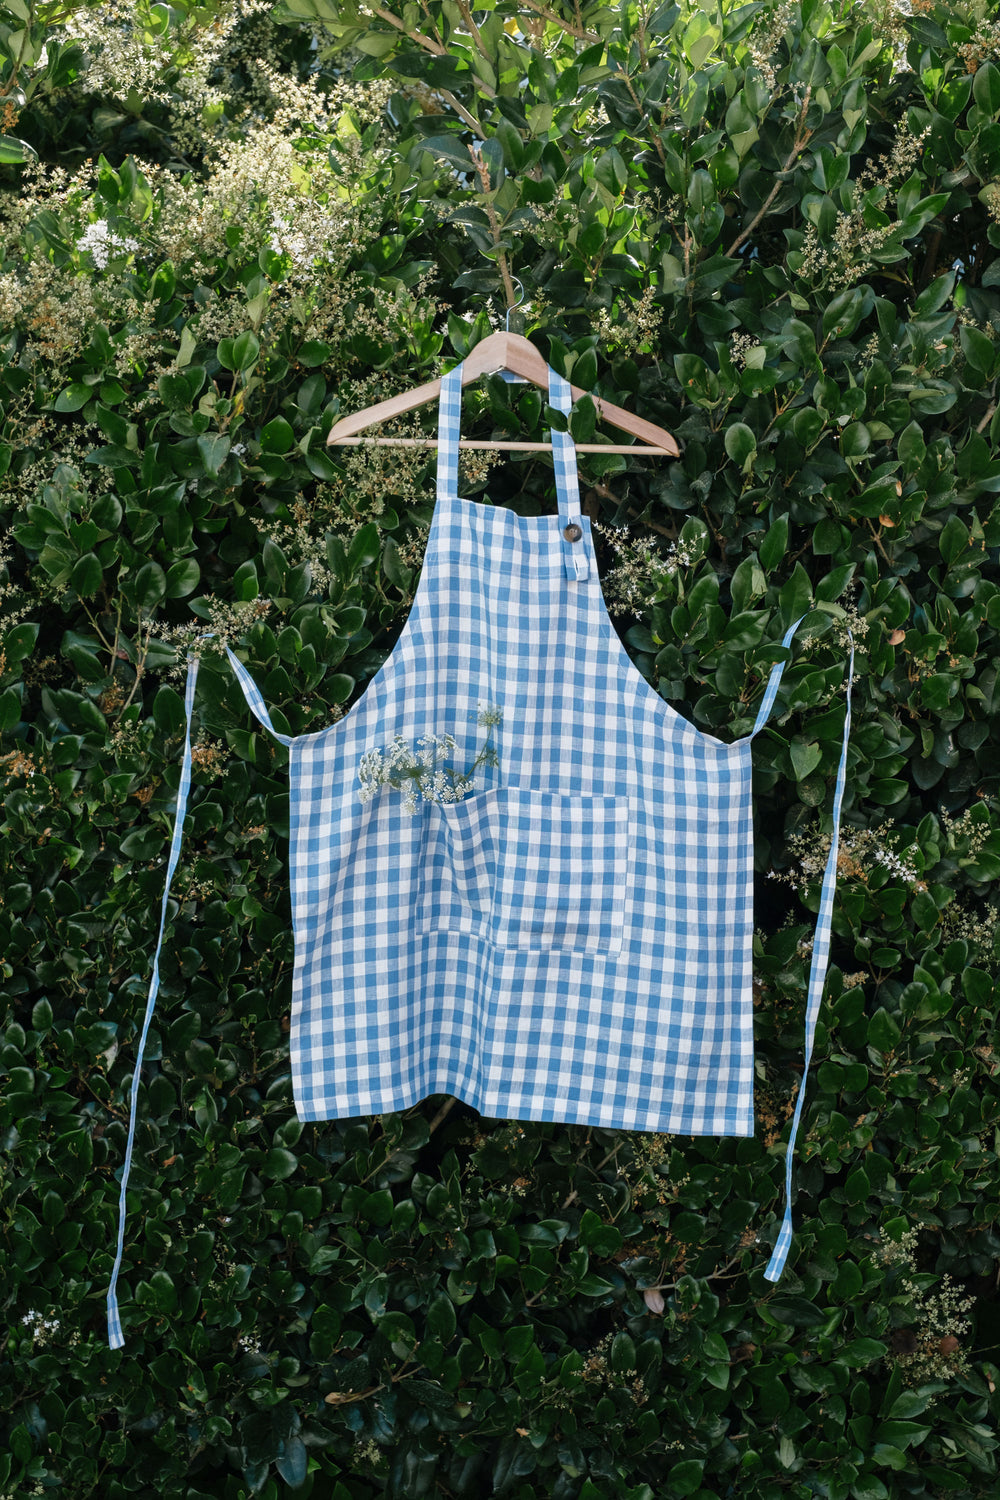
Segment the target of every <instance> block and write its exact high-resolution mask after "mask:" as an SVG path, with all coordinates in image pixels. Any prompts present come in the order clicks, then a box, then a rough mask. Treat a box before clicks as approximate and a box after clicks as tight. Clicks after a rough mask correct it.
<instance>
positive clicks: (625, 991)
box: [108, 366, 854, 1348]
mask: <svg viewBox="0 0 1000 1500" xmlns="http://www.w3.org/2000/svg"><path fill="white" fill-rule="evenodd" d="M461 375H462V369H461V366H458V367H457V368H456V369H454V370H452V371H451V372H450V373H449V374H448V375H447V376H445V377H444V379H443V381H442V386H441V406H440V423H439V453H438V475H437V502H436V505H435V510H434V516H433V520H432V524H431V530H430V535H429V538H428V543H427V551H426V556H425V560H424V565H423V568H422V571H421V576H420V581H419V585H418V588H417V592H416V596H415V599H414V602H413V606H412V608H411V611H410V614H409V616H408V618H407V621H406V623H405V625H404V627H403V631H402V633H401V635H400V637H399V640H398V641H397V643H396V645H395V647H394V649H393V650H392V652H391V653H390V655H389V657H388V658H387V660H386V661H385V663H384V664H383V666H382V667H381V669H380V670H379V671H378V672H377V673H376V674H375V676H374V677H373V678H372V680H371V682H370V683H369V685H368V687H367V689H366V691H365V692H364V694H363V695H362V697H361V698H360V699H359V700H358V701H357V702H356V703H355V704H354V706H353V707H352V708H351V709H350V710H349V712H348V713H347V714H346V715H345V716H344V717H343V718H342V719H340V720H338V721H337V722H336V723H334V724H332V725H331V726H330V727H329V728H327V729H325V730H321V731H319V732H317V733H314V734H306V735H300V736H297V737H292V736H289V735H284V734H279V733H277V732H276V731H275V729H274V726H273V725H272V723H271V720H270V717H269V715H268V711H267V708H266V706H265V704H264V702H263V700H262V698H261V695H260V693H259V691H258V689H257V687H256V684H255V683H254V682H253V679H252V678H251V676H250V674H249V673H248V672H247V670H246V668H245V667H244V666H243V664H242V662H240V660H239V659H238V657H236V656H235V654H234V653H233V652H232V651H228V652H227V655H228V659H229V661H230V664H231V665H232V668H233V671H234V673H235V674H236V677H237V680H238V681H239V683H240V685H241V687H242V689H243V692H244V694H245V696H246V699H247V702H248V704H249V706H250V708H251V710H252V711H253V713H254V714H255V716H256V717H257V719H258V720H259V722H260V723H261V724H262V725H263V726H264V728H265V729H267V730H268V731H269V732H270V733H271V734H273V735H274V737H275V739H277V740H279V741H280V742H281V743H282V744H284V745H287V746H288V749H289V782H290V792H289V799H290V829H291V840H290V863H291V887H292V919H293V928H294V938H295V965H294V974H293V989H292V1010H291V1036H290V1052H291V1065H292V1083H293V1092H294V1097H295V1106H296V1111H297V1114H298V1117H299V1119H301V1120H303V1121H309V1120H314V1121H315V1120H327V1119H338V1118H345V1117H349V1116H356V1115H370V1114H383V1113H389V1112H393V1111H397V1110H402V1109H406V1108H409V1107H410V1106H411V1105H413V1104H415V1103H417V1102H418V1101H419V1100H420V1099H422V1098H424V1097H425V1096H426V1095H428V1094H436V1093H445V1094H452V1095H454V1096H456V1097H458V1098H460V1099H462V1100H464V1101H465V1102H466V1103H468V1104H469V1105H471V1106H472V1107H473V1108H475V1109H476V1110H478V1111H479V1112H480V1113H481V1114H484V1115H486V1116H488V1117H493V1118H501V1119H521V1120H558V1121H563V1122H578V1123H586V1124H592V1125H600V1126H604V1127H606V1128H612V1129H620V1130H641V1131H656V1132H662V1133H665V1134H679V1135H713V1136H719V1135H724V1136H749V1135H752V1134H753V1128H754V1124H753V1029H752V1018H753V1009H752V938H753V929H752V912H753V834H752V815H751V774H752V772H751V755H750V750H751V743H752V740H753V737H754V735H756V734H757V733H758V732H759V731H760V729H761V728H763V726H764V723H765V722H766V719H767V717H768V714H769V713H770V710H771V707H772V705H773V703H774V699H775V696H776V694H777V691H778V685H779V683H780V680H781V675H782V672H783V669H784V664H783V663H778V664H776V665H775V666H774V667H773V668H772V670H771V673H770V676H769V679H768V684H767V688H766V691H765V694H764V698H763V701H762V703H761V706H760V710H759V713H758V715H757V720H756V723H755V724H754V728H753V730H752V731H751V733H750V734H749V735H747V736H746V737H745V738H743V739H741V740H737V741H735V742H733V743H731V744H725V743H723V742H722V741H720V740H717V739H715V738H714V737H713V736H711V735H709V734H706V733H703V732H702V731H700V730H698V729H696V728H695V727H694V725H692V724H689V723H688V722H687V720H685V719H684V718H682V717H681V716H680V715H679V714H677V713H676V712H675V711H674V710H673V709H672V708H670V706H669V705H668V704H667V703H666V702H665V701H664V700H663V699H662V698H661V697H660V696H659V694H658V693H657V692H656V691H655V690H654V689H653V688H652V687H651V686H650V685H649V684H648V683H647V682H646V680H645V678H643V677H642V675H641V673H640V672H639V671H638V669H637V668H636V667H635V666H634V664H633V663H632V661H631V660H630V659H629V657H628V655H627V653H626V651H625V649H624V647H623V646H622V644H621V642H620V641H619V639H618V636H617V634H616V633H615V630H614V627H613V626H612V624H611V620H610V617H609V615H608V612H607V608H606V606H605V604H604V598H603V595H602V593H601V587H600V581H599V578H598V574H597V565H596V559H595V556H594V551H593V545H592V540H591V534H590V522H589V520H588V519H587V518H586V517H584V516H583V515H582V514H581V512H580V501H579V488H578V483H577V474H576V452H575V448H574V445H573V441H572V439H571V437H570V436H569V434H568V433H559V432H553V433H552V442H553V452H554V462H555V476H556V491H557V496H558V514H557V515H556V516H538V517H520V516H518V515H516V514H515V513H514V512H513V511H511V510H509V509H506V508H504V507H499V506H498V507H493V506H490V505H488V504H482V503H476V502H472V501H469V500H463V499H461V498H460V497H459V496H458V493H457V481H458V437H459V426H460V403H461ZM549 399H550V402H551V404H552V405H553V406H554V407H556V408H557V409H558V410H560V411H562V412H566V413H568V412H569V410H570V407H571V394H570V389H569V386H568V384H567V382H566V381H565V380H563V379H562V378H561V377H560V376H558V375H556V374H555V372H551V371H550V388H549ZM799 623H800V622H799V621H796V622H795V623H794V624H792V625H791V627H790V628H789V629H788V631H787V633H786V635H785V637H784V639H783V641H782V645H783V646H786V647H787V646H789V645H790V643H791V640H792V637H793V635H794V633H795V630H796V628H797V626H798V624H799ZM853 665H854V656H853V646H852V648H851V656H850V663H849V666H848V681H847V695H848V702H847V713H846V717H845V723H844V738H843V746H842V751H841V758H840V766H839V770H838V774H837V783H836V792H835V798H834V817H833V822H834V833H833V839H832V843H831V848H830V855H829V859H828V862H827V866H826V873H825V876H824V880H823V887H822V894H821V899H820V908H819V916H818V919H817V927H816V936H815V940H814V944H813V953H812V963H811V969H810V976H809V987H808V998H807V1012H806V1048H805V1067H806V1073H807V1072H808V1068H809V1062H810V1058H811V1055H812V1042H813V1034H814V1032H815V1026H816V1020H817V1016H818V1013H819V1007H820V1003H821V1000H822V994H823V984H824V979H825V975H826V969H827V964H828V960H829V948H830V919H831V914H832V906H833V893H834V885H835V880H836V861H837V847H838V833H837V830H838V828H839V819H840V811H841V805H842V802H843V795H844V787H845V780H846V776H845V772H846V756H847V745H848V736H849V732H850V690H851V682H852V680H853ZM196 673H197V660H196V659H192V660H191V662H190V667H189V677H188V685H187V694H186V699H185V701H186V707H187V730H186V738H185V748H184V759H183V763H182V774H181V784H180V788H179V791H178V799H177V814H176V820H175V827H174V834H173V840H172V843H171V849H170V857H169V860H168V864H167V880H166V890H165V892H164V898H163V907H162V912H161V921H160V932H159V938H158V941H157V947H156V954H155V956H154V961H153V976H152V980H151V984H150V990H149V998H148V1001H147V1007H146V1015H145V1018H144V1022H143V1027H142V1032H141V1035H140V1039H139V1046H138V1051H137V1056H136V1062H135V1071H134V1075H133V1081H132V1093H131V1110H130V1120H129V1133H128V1143H127V1147H126V1152H125V1162H124V1166H123V1169H122V1180H121V1190H120V1197H119V1232H118V1247H117V1255H116V1258H115V1262H114V1269H113V1273H112V1278H111V1286H110V1289H109V1293H108V1320H109V1321H108V1327H109V1343H110V1344H111V1347H112V1348H119V1347H121V1345H122V1344H123V1342H124V1336H123V1333H122V1327H121V1321H120V1315H119V1310H118V1303H117V1295H116V1288H117V1279H118V1274H119V1270H120V1267H121V1263H122V1258H123V1251H124V1229H125V1196H126V1189H127V1184H128V1175H129V1169H130V1166H131V1160H132V1149H133V1141H134V1133H135V1111H136V1096H137V1088H138V1078H139V1072H140V1069H141V1065H142V1053H143V1047H144V1045H145V1040H146V1035H147V1032H148V1028H149V1023H150V1020H151V1018H152V1014H153V1007H154V1004H155V1000H156V994H157V991H158V987H159V968H158V963H159V955H160V951H161V948H162V944H163V935H164V925H165V919H166V911H167V897H168V893H169V888H170V882H171V880H172V878H173V874H174V870H175V869H176V865H177V859H178V857H179V851H180V838H181V830H182V827H183V821H184V813H185V808H186V804H187V796H188V791H189V788H190V779H191V749H190V734H191V713H192V708H193V702H194V686H195V678H196ZM484 712H485V713H486V714H487V715H488V714H490V713H492V714H493V715H494V727H493V730H492V731H491V732H492V733H493V734H494V743H493V748H494V751H495V763H493V762H492V761H491V759H490V758H489V757H487V758H485V759H482V760H480V762H479V763H478V764H477V757H479V756H480V755H481V752H482V748H483V715H484ZM444 754H447V756H448V757H450V759H449V761H448V762H447V763H444V762H442V761H441V759H440V758H441V756H442V755H444ZM421 756H425V760H421ZM472 766H475V768H476V769H475V774H474V775H473V776H472V777H471V778H470V777H468V776H467V775H466V774H465V773H466V770H467V768H469V767H472ZM380 778H381V779H380ZM470 781H471V785H469V784H468V783H469V782H470ZM804 1084H805V1074H804V1075H803V1086H802V1087H801V1088H800V1089H799V1093H798V1098H797V1100H796V1105H795V1112H794V1115H793V1119H792V1124H791V1130H790V1136H789V1143H788V1147H787V1155H786V1195H785V1212H784V1218H783V1221H782V1224H781V1229H780V1233H779V1236H778V1241H777V1244H776V1246H775V1250H774V1254H773V1255H772V1257H771V1260H770V1263H769V1265H768V1267H767V1270H766V1272H765V1275H766V1276H767V1277H768V1279H770V1280H772V1281H776V1280H777V1279H778V1278H779V1276H780V1275H781V1271H782V1269H783V1266H784V1264H785V1260H786V1258H787V1255H788V1251H789V1247H790V1244H791V1232H792V1231H791V1189H792V1160H793V1150H794V1142H795V1137H796V1134H797V1131H798V1126H799V1120H800V1117H801V1112H802V1106H803V1099H804V1093H805V1087H804Z"/></svg>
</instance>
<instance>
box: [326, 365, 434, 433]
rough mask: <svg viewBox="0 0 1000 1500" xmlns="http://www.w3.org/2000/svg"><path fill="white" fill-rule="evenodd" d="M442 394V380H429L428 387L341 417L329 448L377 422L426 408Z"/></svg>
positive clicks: (333, 431) (334, 427)
mask: <svg viewBox="0 0 1000 1500" xmlns="http://www.w3.org/2000/svg"><path fill="white" fill-rule="evenodd" d="M440 394H441V382H440V380H429V381H428V382H427V384H426V385H415V386H414V387H413V389H412V390H410V391H400V393H399V395H398V396H390V397H389V399H388V401H379V402H378V403H377V404H376V405H375V406H365V407H362V409H361V411H356V412H354V413H353V415H352V416H349V417H341V419H340V421H339V422H334V424H333V426H332V427H331V428H330V434H329V436H328V438H327V440H326V441H327V446H329V444H330V443H336V442H339V441H340V440H341V439H342V438H348V437H354V435H355V434H356V433H358V432H363V431H364V429H365V428H366V427H373V426H374V425H375V423H376V422H388V421H389V419H390V417H399V416H402V415H403V413H404V412H407V411H413V410H415V408H416V407H418V406H425V405H426V404H427V402H428V401H436V400H437V398H438V396H439V395H440Z"/></svg>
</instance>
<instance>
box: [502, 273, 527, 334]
mask: <svg viewBox="0 0 1000 1500" xmlns="http://www.w3.org/2000/svg"><path fill="white" fill-rule="evenodd" d="M510 279H511V281H516V282H517V286H518V291H519V292H520V296H519V297H518V299H517V301H516V302H515V303H514V306H513V307H508V309H507V321H506V324H505V325H504V326H505V327H506V330H507V332H508V333H510V315H511V313H512V312H516V310H517V309H518V308H519V307H520V306H521V303H522V302H523V301H524V283H523V282H522V281H521V279H520V277H518V276H512V277H511V278H510Z"/></svg>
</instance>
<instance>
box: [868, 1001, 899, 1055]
mask: <svg viewBox="0 0 1000 1500" xmlns="http://www.w3.org/2000/svg"><path fill="white" fill-rule="evenodd" d="M899 1037H900V1031H899V1025H898V1023H897V1021H896V1020H895V1019H894V1018H893V1017H892V1016H890V1014H889V1012H888V1011H887V1010H886V1009H885V1007H884V1006H881V1005H880V1006H879V1008H878V1010H876V1011H875V1012H874V1013H873V1015H872V1016H871V1017H870V1019H869V1021H868V1045H869V1047H874V1048H875V1049H876V1051H878V1052H891V1051H892V1050H893V1049H894V1048H895V1047H896V1046H897V1045H898V1043H899Z"/></svg>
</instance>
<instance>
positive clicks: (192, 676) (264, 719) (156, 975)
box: [108, 635, 292, 1349]
mask: <svg viewBox="0 0 1000 1500" xmlns="http://www.w3.org/2000/svg"><path fill="white" fill-rule="evenodd" d="M210 638H211V637H210V636H208V635H206V636H204V637H203V639H204V640H209V639H210ZM226 655H227V656H228V657H229V660H230V663H231V664H232V667H233V670H234V672H235V673H236V680H237V682H238V683H239V685H240V687H241V689H242V691H243V696H244V697H245V698H246V700H247V703H248V705H249V707H250V709H251V711H252V713H254V714H255V715H256V717H257V719H258V720H259V721H260V723H261V724H262V725H263V726H264V728H265V729H266V730H268V731H269V733H271V734H272V735H273V736H274V738H275V739H276V740H278V741H279V742H280V743H281V744H282V745H290V744H291V742H292V740H291V736H290V735H287V734H279V733H278V731H277V730H276V729H275V727H274V725H273V724H272V723H271V718H270V715H269V714H268V711H267V709H266V707H265V705H264V700H263V698H262V697H261V695H260V692H259V691H258V688H257V684H256V683H255V682H254V680H253V678H252V677H251V676H250V673H249V672H248V671H247V669H246V667H245V666H244V665H243V663H242V662H241V661H240V660H239V658H238V657H237V656H234V655H233V653H232V651H230V650H229V648H228V647H227V648H226ZM197 680H198V657H197V656H189V657H188V674H187V687H186V689H185V692H184V713H185V724H184V754H183V757H182V759H181V779H180V784H179V785H178V788H177V807H176V810H175V812H174V831H173V836H172V838H171V840H170V855H169V858H168V859H167V878H166V881H165V882H164V887H163V902H162V904H161V907H160V930H159V932H158V934H157V938H156V949H155V951H154V954H153V972H152V976H151V978H150V981H149V993H148V995H147V997H146V1014H145V1016H144V1017H143V1022H142V1030H141V1032H140V1033H139V1046H138V1048H137V1050H136V1058H135V1067H134V1069H133V1072H132V1084H131V1088H130V1091H129V1119H128V1140H127V1142H126V1146H125V1162H124V1165H123V1166H122V1175H121V1188H120V1191H119V1194H118V1246H117V1250H116V1253H115V1262H114V1266H113V1267H112V1271H111V1281H110V1284H109V1286H108V1347H109V1348H111V1349H121V1348H122V1347H123V1346H124V1343H125V1335H124V1332H123V1331H122V1323H121V1313H120V1311H119V1307H118V1275H119V1272H120V1271H121V1265H122V1258H123V1256H124V1253H125V1220H126V1207H125V1195H126V1192H127V1190H128V1180H129V1174H130V1172H131V1169H132V1151H133V1148H134V1145H135V1127H136V1105H137V1101H138V1095H139V1075H140V1074H141V1072H142V1060H143V1054H144V1052H145V1049H146V1037H147V1036H148V1034H149V1027H150V1022H151V1021H152V1019H153V1011H154V1010H155V1009H156V997H157V995H158V994H159V992H160V953H161V951H162V948H163V938H164V934H165V932H166V926H167V909H168V905H169V901H170V886H171V884H172V882H173V878H174V872H175V871H176V869H177V862H178V860H179V859H180V853H181V838H182V836H183V832H184V818H185V815H186V813H187V805H188V796H189V795H190V791H191V718H192V713H193V710H194V689H195V683H196V682H197Z"/></svg>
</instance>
